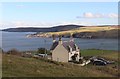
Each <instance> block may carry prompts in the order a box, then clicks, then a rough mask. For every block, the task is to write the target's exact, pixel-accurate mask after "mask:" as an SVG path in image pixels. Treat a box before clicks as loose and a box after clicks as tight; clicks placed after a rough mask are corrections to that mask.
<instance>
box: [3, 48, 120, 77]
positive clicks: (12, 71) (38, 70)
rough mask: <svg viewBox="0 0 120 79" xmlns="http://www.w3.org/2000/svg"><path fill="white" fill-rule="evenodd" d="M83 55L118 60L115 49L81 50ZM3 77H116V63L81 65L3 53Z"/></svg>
mask: <svg viewBox="0 0 120 79" xmlns="http://www.w3.org/2000/svg"><path fill="white" fill-rule="evenodd" d="M81 52H82V55H83V56H95V55H99V56H103V57H105V58H107V59H109V60H114V61H116V62H118V58H117V57H118V54H117V52H115V51H105V50H82V51H81ZM2 58H3V64H2V75H3V77H116V76H117V74H118V69H117V64H115V65H108V66H94V65H92V64H89V65H87V66H84V67H81V66H79V65H76V64H72V63H60V62H52V61H48V60H45V59H34V58H24V57H20V56H16V55H10V54H3V56H2Z"/></svg>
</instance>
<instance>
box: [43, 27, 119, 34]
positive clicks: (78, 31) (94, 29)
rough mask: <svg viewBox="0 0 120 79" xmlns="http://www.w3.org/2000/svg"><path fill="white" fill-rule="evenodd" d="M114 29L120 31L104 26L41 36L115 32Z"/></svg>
mask: <svg viewBox="0 0 120 79" xmlns="http://www.w3.org/2000/svg"><path fill="white" fill-rule="evenodd" d="M114 29H119V28H115V27H111V26H104V27H97V26H94V27H80V28H77V29H72V30H68V31H61V32H47V33H43V34H41V36H51V35H65V34H75V33H81V32H99V31H109V30H114Z"/></svg>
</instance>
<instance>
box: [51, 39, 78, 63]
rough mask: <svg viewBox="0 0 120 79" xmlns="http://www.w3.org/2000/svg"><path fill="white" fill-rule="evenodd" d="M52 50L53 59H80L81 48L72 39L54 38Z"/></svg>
mask: <svg viewBox="0 0 120 79" xmlns="http://www.w3.org/2000/svg"><path fill="white" fill-rule="evenodd" d="M50 50H51V52H52V60H53V61H58V62H69V61H79V57H80V55H79V54H80V52H79V51H80V49H79V47H78V46H77V45H76V44H75V42H74V41H73V40H72V39H71V40H70V41H62V40H61V38H59V41H56V40H55V39H54V40H53V45H52V46H51V49H50Z"/></svg>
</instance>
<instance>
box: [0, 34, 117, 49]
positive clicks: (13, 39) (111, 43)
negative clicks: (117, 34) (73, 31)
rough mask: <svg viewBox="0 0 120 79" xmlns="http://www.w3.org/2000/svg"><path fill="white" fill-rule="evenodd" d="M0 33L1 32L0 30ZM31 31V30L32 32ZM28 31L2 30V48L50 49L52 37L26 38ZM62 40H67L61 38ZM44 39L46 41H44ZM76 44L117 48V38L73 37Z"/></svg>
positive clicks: (85, 46)
mask: <svg viewBox="0 0 120 79" xmlns="http://www.w3.org/2000/svg"><path fill="white" fill-rule="evenodd" d="M0 33H1V32H0ZM32 33H33V32H32ZM27 34H31V33H30V32H2V40H1V39H0V41H2V42H0V45H1V43H2V48H3V49H4V50H6V51H7V50H10V49H12V48H16V49H18V50H36V49H37V48H40V47H45V48H47V49H50V46H51V45H52V38H38V37H34V38H27V37H26V35H27ZM62 40H69V38H63V39H62ZM45 41H46V42H45ZM75 42H76V44H77V45H78V46H79V47H80V49H107V50H118V40H117V39H78V38H77V39H75ZM0 47H1V46H0Z"/></svg>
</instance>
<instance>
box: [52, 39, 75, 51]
mask: <svg viewBox="0 0 120 79" xmlns="http://www.w3.org/2000/svg"><path fill="white" fill-rule="evenodd" d="M58 44H59V42H58V41H56V42H54V43H53V45H52V46H51V49H50V50H54V49H55V48H56V46H57V45H58ZM62 45H63V46H64V47H65V49H66V50H67V51H70V48H69V46H70V47H71V48H72V51H75V50H76V48H75V43H74V41H62Z"/></svg>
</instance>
